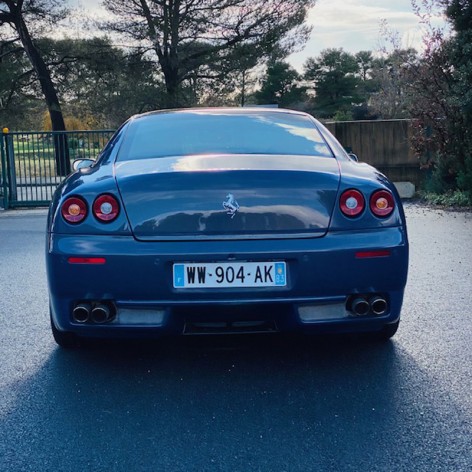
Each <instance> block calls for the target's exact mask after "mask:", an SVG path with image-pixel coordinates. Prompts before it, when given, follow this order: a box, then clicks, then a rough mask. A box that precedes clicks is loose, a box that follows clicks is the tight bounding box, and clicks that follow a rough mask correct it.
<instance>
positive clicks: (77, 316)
mask: <svg viewBox="0 0 472 472" xmlns="http://www.w3.org/2000/svg"><path fill="white" fill-rule="evenodd" d="M90 308H91V306H90V303H79V304H77V305H76V307H75V308H74V310H73V311H72V317H73V318H74V321H75V322H76V323H86V322H87V321H88V320H89V318H90Z"/></svg>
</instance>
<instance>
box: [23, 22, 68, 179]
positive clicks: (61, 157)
mask: <svg viewBox="0 0 472 472" xmlns="http://www.w3.org/2000/svg"><path fill="white" fill-rule="evenodd" d="M15 23H16V29H17V32H18V35H19V37H20V40H21V43H22V44H23V47H24V48H25V51H26V54H27V55H28V57H29V59H30V61H31V65H32V66H33V69H34V70H35V72H36V74H37V76H38V79H39V83H40V85H41V90H42V92H43V94H44V98H45V100H46V105H47V108H48V111H49V116H50V117H51V124H52V130H53V132H55V131H59V133H54V158H55V162H56V174H57V175H60V176H65V175H67V174H69V173H70V171H71V166H70V159H69V146H68V142H67V135H66V134H65V133H63V131H65V130H66V127H65V123H64V117H63V115H62V110H61V105H60V103H59V99H58V97H57V93H56V89H55V87H54V84H53V82H52V80H51V74H50V73H49V70H48V68H47V66H46V64H45V63H44V61H43V58H42V57H41V55H40V54H39V51H38V50H37V48H36V46H35V45H34V44H33V41H32V39H31V36H30V34H29V31H28V28H27V26H26V23H25V22H24V20H23V18H22V16H21V13H19V14H18V16H17V18H16V22H15Z"/></svg>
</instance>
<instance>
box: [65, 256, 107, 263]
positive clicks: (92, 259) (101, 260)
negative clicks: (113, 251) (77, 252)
mask: <svg viewBox="0 0 472 472" xmlns="http://www.w3.org/2000/svg"><path fill="white" fill-rule="evenodd" d="M67 261H68V262H69V264H105V262H106V259H105V258H104V257H69V259H67Z"/></svg>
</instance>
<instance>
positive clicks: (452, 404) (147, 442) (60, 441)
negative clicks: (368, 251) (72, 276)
mask: <svg viewBox="0 0 472 472" xmlns="http://www.w3.org/2000/svg"><path fill="white" fill-rule="evenodd" d="M407 217H408V224H409V233H410V241H411V268H410V275H409V282H408V287H407V293H406V299H405V303H404V309H403V321H402V323H401V325H400V329H399V332H398V333H397V335H396V336H395V337H394V339H393V340H392V341H391V342H387V343H385V344H375V343H368V342H365V341H359V340H345V339H339V338H338V339H336V338H334V339H333V338H322V339H318V338H308V339H288V338H279V337H263V338H260V337H258V338H254V337H247V336H246V337H242V338H236V339H234V338H211V339H201V338H199V339H197V340H195V339H194V340H177V341H170V342H165V343H162V344H161V343H157V345H153V344H139V345H136V344H126V345H124V346H123V345H121V346H120V345H116V344H115V345H106V346H103V347H100V346H89V347H88V348H87V349H83V350H79V351H64V350H61V349H60V348H58V347H56V345H55V343H54V341H53V340H52V337H51V335H50V331H49V320H48V308H47V307H48V297H47V289H46V280H45V269H44V262H43V258H44V256H43V250H44V228H45V215H44V212H39V213H37V212H25V213H18V212H13V213H9V214H5V213H3V214H0V470H1V471H2V472H3V471H8V472H16V471H36V472H38V471H40V472H41V471H55V472H56V471H80V472H85V471H127V472H133V471H170V472H174V471H244V472H249V471H277V472H281V471H428V472H431V471H447V472H449V471H452V472H459V471H471V470H472V395H471V392H472V375H471V373H472V372H471V371H472V369H471V365H472V347H471V342H470V338H471V333H472V308H471V307H472V277H471V272H472V255H471V253H472V251H471V250H472V214H470V213H455V212H443V211H436V210H429V209H426V208H422V207H419V206H407Z"/></svg>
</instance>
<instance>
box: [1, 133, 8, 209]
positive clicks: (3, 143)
mask: <svg viewBox="0 0 472 472" xmlns="http://www.w3.org/2000/svg"><path fill="white" fill-rule="evenodd" d="M8 131H9V130H8V128H3V130H2V134H1V135H0V154H1V165H2V172H1V173H0V183H1V186H2V196H3V209H4V210H8V180H7V176H8V172H7V159H6V148H7V134H8Z"/></svg>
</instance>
